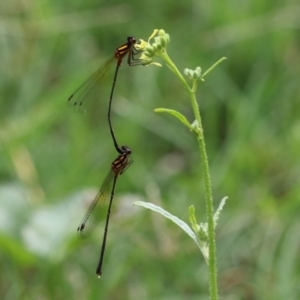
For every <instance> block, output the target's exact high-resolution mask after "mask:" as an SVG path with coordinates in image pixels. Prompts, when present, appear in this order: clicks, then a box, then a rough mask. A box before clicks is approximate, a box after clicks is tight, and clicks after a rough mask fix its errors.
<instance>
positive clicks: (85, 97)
mask: <svg viewBox="0 0 300 300" xmlns="http://www.w3.org/2000/svg"><path fill="white" fill-rule="evenodd" d="M136 43H137V41H136V39H135V38H134V37H132V36H129V37H127V43H126V44H124V45H122V46H120V47H118V48H117V49H116V50H115V52H114V55H113V57H111V58H110V59H109V60H108V61H107V62H106V63H105V64H104V65H103V66H102V67H101V68H99V69H98V70H97V71H96V72H95V73H94V74H93V75H92V76H91V77H90V78H88V79H87V80H86V81H85V82H84V83H83V84H82V85H81V86H80V87H79V88H78V89H77V90H76V91H75V92H74V93H73V94H72V95H71V96H70V97H69V99H68V103H69V104H70V105H71V106H75V107H76V108H78V109H79V110H82V111H84V112H85V109H84V104H85V102H88V101H92V100H94V99H97V98H100V97H102V98H103V97H104V96H103V95H101V89H102V85H103V81H104V79H105V78H106V76H107V74H108V71H109V69H110V68H111V67H112V65H113V63H114V62H115V61H116V62H117V64H116V70H115V74H114V77H113V83H112V88H111V92H110V97H109V105H108V114H107V118H108V124H109V129H110V133H111V136H112V139H113V143H114V146H115V148H116V150H117V151H118V152H119V153H120V154H122V153H123V152H122V149H121V148H122V147H120V146H119V144H118V143H117V140H116V137H115V134H114V131H113V128H112V125H111V120H110V115H111V103H112V99H113V93H114V89H115V85H116V81H117V76H118V71H119V68H120V66H121V64H122V61H123V58H124V57H125V56H126V55H128V58H127V63H128V65H129V66H138V65H142V61H141V60H140V59H139V58H137V55H138V54H139V53H140V52H141V50H137V49H136V48H135V46H134V45H135V44H136Z"/></svg>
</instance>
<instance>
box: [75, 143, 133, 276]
mask: <svg viewBox="0 0 300 300" xmlns="http://www.w3.org/2000/svg"><path fill="white" fill-rule="evenodd" d="M120 149H121V151H122V154H120V155H119V156H118V157H117V158H116V159H115V160H114V161H113V162H112V164H111V168H110V171H109V173H108V174H107V176H106V178H105V180H104V182H103V184H102V186H101V189H100V191H99V193H98V194H97V196H96V198H95V199H94V201H93V202H92V203H91V205H90V206H89V208H88V210H87V212H86V214H85V215H84V217H83V219H82V221H81V223H80V225H79V226H78V228H77V232H78V235H79V236H80V237H83V238H85V237H88V236H89V235H90V234H91V232H92V231H93V229H94V228H95V226H96V225H97V224H98V223H99V221H100V220H102V219H104V217H105V215H106V222H105V227H104V234H103V240H102V246H101V252H100V259H99V263H98V266H97V269H96V274H97V275H98V277H100V276H101V274H102V263H103V258H104V252H105V244H106V238H107V231H108V223H109V216H110V210H111V205H112V201H113V197H114V192H115V187H116V183H117V179H118V176H119V175H121V174H123V173H124V172H125V170H126V169H127V168H128V167H129V166H130V165H131V163H132V159H131V157H130V155H131V150H130V148H128V147H127V146H122V147H120Z"/></svg>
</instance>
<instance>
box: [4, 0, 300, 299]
mask: <svg viewBox="0 0 300 300" xmlns="http://www.w3.org/2000/svg"><path fill="white" fill-rule="evenodd" d="M299 16H300V6H299V2H298V1H296V0H288V1H284V2H283V1H279V2H278V1H277V2H274V1H273V2H272V1H266V0H262V1H261V0H260V1H259V0H254V1H246V2H245V1H244V2H241V1H211V2H209V1H183V0H178V1H160V2H158V1H150V0H144V1H128V2H123V1H94V0H89V1H58V0H56V1H34V0H33V1H17V0H13V1H1V3H0V17H1V18H0V57H1V59H0V248H1V255H0V264H1V267H0V268H1V272H0V296H1V299H5V300H13V299H122V300H126V299H133V300H134V299H139V300H140V299H164V300H167V299H172V300H174V299H175V300H176V299H207V298H208V290H207V287H208V285H207V268H206V264H205V262H204V259H203V257H202V256H201V253H200V252H199V249H198V248H197V246H196V245H195V244H194V243H193V241H192V240H191V239H190V238H189V237H188V236H187V235H185V234H184V233H183V232H182V231H181V230H180V229H179V228H178V227H177V226H175V225H174V224H173V223H172V222H170V221H167V220H165V219H164V218H162V217H161V216H159V215H156V214H154V213H151V212H150V211H148V210H145V209H142V208H141V207H133V206H132V203H133V202H134V201H136V200H142V201H149V202H152V203H155V204H157V205H160V206H162V207H164V208H165V209H166V210H168V211H170V212H171V213H172V214H174V215H176V216H178V217H179V218H182V219H183V220H184V221H185V222H188V207H189V206H190V205H192V204H193V205H195V208H196V213H197V220H199V222H205V215H204V213H205V204H204V193H203V187H202V183H203V182H202V176H201V163H200V161H199V158H198V150H197V148H196V147H197V143H196V141H195V140H194V136H193V134H192V133H191V132H189V131H188V130H187V129H186V128H185V127H184V126H182V124H181V123H180V122H178V121H177V120H175V119H174V118H172V117H170V116H168V115H166V114H155V113H154V112H153V110H154V109H155V108H157V107H166V108H169V109H176V110H178V111H180V112H181V113H183V114H184V115H186V117H187V118H188V119H189V121H190V122H193V120H192V114H191V109H190V106H189V103H188V101H187V100H188V98H187V95H186V94H185V91H184V90H183V88H182V86H181V84H180V82H179V81H178V80H177V78H175V77H174V76H173V74H172V73H171V72H170V71H169V70H168V69H167V68H166V67H164V66H163V67H162V68H158V67H155V66H148V67H134V68H129V67H128V66H126V64H125V63H124V65H123V66H122V67H121V69H120V73H119V77H118V82H117V86H116V91H115V97H114V101H113V111H112V122H113V126H114V129H115V132H116V135H117V138H118V140H119V142H120V143H121V144H126V145H128V146H129V147H130V148H131V149H132V152H133V158H134V164H133V165H132V166H131V167H130V169H128V171H127V172H126V173H125V174H124V175H123V176H121V177H120V178H119V181H118V184H117V189H116V193H115V199H114V203H113V208H112V215H111V222H110V228H109V234H108V241H107V248H106V254H105V262H104V266H103V276H102V278H101V279H100V280H99V279H97V277H96V276H95V268H96V264H97V259H98V256H99V252H100V245H101V239H102V226H99V228H98V229H97V230H96V232H95V233H94V234H93V236H92V237H91V238H90V239H88V240H84V241H82V240H79V239H78V238H77V236H76V228H77V226H78V224H79V222H80V220H81V217H82V216H83V214H84V212H85V209H86V207H87V205H88V203H89V201H91V200H92V199H93V197H94V196H95V194H96V193H97V191H98V188H99V187H100V185H101V183H102V180H103V179H104V177H105V175H106V173H107V172H108V171H109V168H110V163H111V162H112V161H113V159H114V158H115V157H116V156H117V154H116V152H115V150H114V148H113V144H112V141H111V137H110V135H109V130H108V125H107V120H106V114H107V105H108V95H109V94H108V93H109V90H108V92H107V91H106V90H104V91H105V92H103V95H101V97H100V99H99V101H98V102H97V103H96V109H95V110H92V111H90V113H88V114H87V115H80V114H78V113H76V112H75V111H74V110H72V109H70V108H69V107H68V106H67V98H68V97H69V95H70V94H71V93H72V92H73V91H74V90H75V89H76V88H77V87H78V86H79V85H80V83H82V82H83V81H84V80H85V79H86V78H87V77H88V76H89V75H90V74H92V72H93V71H95V70H96V69H97V68H98V67H99V66H101V64H102V63H103V62H104V61H105V60H106V59H108V58H109V57H111V55H113V51H114V49H115V48H116V47H118V46H119V45H121V44H123V43H124V42H125V41H126V37H127V36H128V35H133V36H135V37H137V38H143V39H145V40H146V39H147V38H148V36H149V35H150V34H151V33H152V30H153V29H154V28H163V29H165V30H166V31H167V32H168V33H169V34H170V36H171V43H170V45H169V47H168V52H169V55H170V56H171V58H172V59H173V61H174V62H175V63H176V65H177V66H178V68H179V69H180V70H183V69H184V68H186V67H188V68H192V69H194V68H195V67H196V66H201V68H202V70H203V72H204V71H205V70H206V69H207V68H208V67H210V66H211V65H212V64H213V63H214V62H215V61H217V60H218V59H219V58H221V57H223V56H226V57H227V58H228V59H227V60H226V61H225V62H223V63H222V64H221V65H220V66H218V68H217V69H215V70H214V71H213V72H212V73H211V74H209V76H207V77H206V81H205V82H204V83H202V84H201V85H200V86H199V88H198V93H197V97H198V99H199V105H200V109H201V114H202V117H203V126H204V130H205V138H206V145H207V150H208V155H209V159H210V166H211V175H212V182H213V190H214V199H215V206H216V207H217V205H218V203H219V201H220V200H221V198H223V196H229V199H228V201H227V204H226V206H225V208H224V209H223V211H222V214H221V216H220V219H219V221H218V227H217V246H218V270H219V290H220V295H221V298H222V299H230V300H235V299H243V300H245V299H246V300H252V299H270V300H271V299H272V300H274V299H289V300H290V299H299V298H300V289H299V279H300V278H299V277H300V266H299V264H300V262H299V249H300V247H299V243H300V238H299V228H300V221H299V220H300V211H299V197H300V184H299V183H300V180H299V178H300V155H299V153H300V151H299V149H300V118H299V116H300V101H299V100H300V88H299V82H300V81H299V79H300V68H299V66H300V38H299V37H300V35H299V25H300V18H299ZM107 85H108V86H110V79H108V81H107Z"/></svg>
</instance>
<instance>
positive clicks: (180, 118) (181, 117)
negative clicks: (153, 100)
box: [154, 108, 194, 131]
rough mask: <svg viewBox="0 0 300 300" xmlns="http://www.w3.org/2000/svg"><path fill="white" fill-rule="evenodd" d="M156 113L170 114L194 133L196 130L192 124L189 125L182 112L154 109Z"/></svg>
mask: <svg viewBox="0 0 300 300" xmlns="http://www.w3.org/2000/svg"><path fill="white" fill-rule="evenodd" d="M154 111H155V112H158V113H160V112H166V113H169V114H170V115H172V116H174V117H176V118H177V119H178V120H179V121H180V122H181V123H183V124H184V125H185V126H187V127H188V128H189V129H190V130H191V131H193V130H194V129H193V128H192V126H191V124H190V123H189V121H188V120H187V118H186V117H185V116H184V115H183V114H181V113H180V112H178V111H176V110H174V109H167V108H156V109H154Z"/></svg>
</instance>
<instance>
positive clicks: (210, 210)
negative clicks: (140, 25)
mask: <svg viewBox="0 0 300 300" xmlns="http://www.w3.org/2000/svg"><path fill="white" fill-rule="evenodd" d="M161 57H162V58H163V59H164V60H165V62H166V64H167V65H168V67H169V68H170V69H171V70H172V72H173V73H174V74H175V75H176V76H177V77H178V78H179V80H180V81H181V82H182V84H183V85H184V87H185V89H186V90H187V91H188V94H189V97H190V100H191V104H192V109H193V112H194V116H195V119H196V121H197V122H198V129H199V130H197V131H195V132H196V134H197V141H198V146H199V151H200V157H201V161H202V167H203V170H202V171H203V177H204V187H205V201H206V214H207V223H208V241H209V281H210V299H211V300H217V299H218V283H217V259H216V252H217V251H216V241H215V228H214V220H213V214H214V207H213V197H212V189H211V179H210V173H209V164H208V157H207V154H206V147H205V141H204V134H203V127H202V121H201V116H200V110H199V106H198V103H197V99H196V95H195V92H196V82H194V84H193V88H190V86H189V85H188V83H187V82H186V80H185V79H184V77H183V76H182V74H181V73H180V72H179V70H178V69H177V67H176V66H175V65H174V63H173V62H172V61H171V59H170V58H169V56H168V54H167V53H166V52H164V53H163V54H162V55H161Z"/></svg>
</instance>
